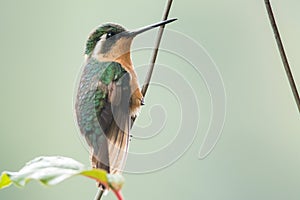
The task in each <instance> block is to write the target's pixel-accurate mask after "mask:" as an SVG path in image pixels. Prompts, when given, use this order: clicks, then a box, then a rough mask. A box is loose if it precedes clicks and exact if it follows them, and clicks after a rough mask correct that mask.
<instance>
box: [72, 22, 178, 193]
mask: <svg viewBox="0 0 300 200" xmlns="http://www.w3.org/2000/svg"><path fill="white" fill-rule="evenodd" d="M175 20H176V19H169V20H164V21H161V22H158V23H155V24H152V25H149V26H145V27H143V28H139V29H136V30H132V31H130V30H127V29H125V28H124V27H123V26H121V25H118V24H114V23H105V24H103V25H100V26H99V27H97V28H96V29H95V30H94V31H92V32H91V33H90V35H89V37H88V40H87V42H86V45H85V52H84V53H85V59H84V64H83V68H82V71H81V75H80V79H79V84H78V89H77V93H76V100H75V112H76V120H77V124H78V127H79V129H80V132H81V134H82V135H83V136H84V138H85V140H86V142H87V144H88V146H89V147H90V155H91V165H92V167H93V168H98V169H103V170H105V171H107V173H111V174H120V173H121V172H122V170H123V169H124V165H125V162H126V157H127V154H128V146H129V141H130V128H131V119H132V118H135V117H136V116H137V115H138V113H139V110H140V107H141V106H142V105H144V97H143V95H142V93H141V90H140V87H139V84H138V77H137V73H136V72H135V70H134V66H133V64H132V60H131V55H130V48H131V44H132V41H133V39H134V38H135V37H136V36H137V35H139V34H141V33H143V32H145V31H148V30H151V29H153V28H155V27H159V26H163V25H165V24H167V23H170V22H173V21H175ZM99 187H103V186H102V185H101V184H99ZM103 189H105V188H103Z"/></svg>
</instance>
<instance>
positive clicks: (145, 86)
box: [131, 0, 173, 127]
mask: <svg viewBox="0 0 300 200" xmlns="http://www.w3.org/2000/svg"><path fill="white" fill-rule="evenodd" d="M172 2H173V0H168V2H167V5H166V8H165V12H164V14H163V18H162V20H167V19H168V15H169V12H170V9H171V5H172ZM164 28H165V25H163V26H160V27H159V29H158V33H157V38H156V41H155V45H154V50H153V53H152V57H151V60H150V66H149V70H148V73H147V76H146V78H145V82H144V85H143V88H142V91H141V92H142V94H143V96H144V97H145V95H146V93H147V90H148V87H149V84H150V80H151V77H152V73H153V69H154V66H155V62H156V58H157V54H158V49H159V45H160V41H161V38H162V35H163V32H164ZM135 119H136V118H133V119H132V121H131V127H132V126H133V124H134V121H135Z"/></svg>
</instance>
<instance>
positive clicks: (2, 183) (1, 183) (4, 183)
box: [0, 173, 11, 189]
mask: <svg viewBox="0 0 300 200" xmlns="http://www.w3.org/2000/svg"><path fill="white" fill-rule="evenodd" d="M10 184H11V180H10V178H9V176H7V174H5V173H3V174H2V175H1V177H0V189H2V188H5V187H8V186H9V185H10Z"/></svg>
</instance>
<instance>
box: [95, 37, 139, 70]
mask: <svg viewBox="0 0 300 200" xmlns="http://www.w3.org/2000/svg"><path fill="white" fill-rule="evenodd" d="M132 39H133V38H120V39H118V40H117V41H111V40H113V38H112V39H110V38H109V39H106V40H101V41H99V43H101V44H99V46H98V45H97V47H96V48H95V50H96V51H95V52H94V56H95V57H96V58H97V59H98V60H99V62H113V61H117V60H124V62H126V63H127V64H131V58H130V47H131V43H132ZM95 54H96V55H95ZM129 61H130V63H128V62H129ZM121 62H123V61H121Z"/></svg>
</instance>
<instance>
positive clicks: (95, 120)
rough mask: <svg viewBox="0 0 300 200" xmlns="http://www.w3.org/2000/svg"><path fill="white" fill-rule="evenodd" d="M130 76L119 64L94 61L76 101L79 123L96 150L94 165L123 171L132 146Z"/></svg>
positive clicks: (113, 170)
mask: <svg viewBox="0 0 300 200" xmlns="http://www.w3.org/2000/svg"><path fill="white" fill-rule="evenodd" d="M129 80H130V77H129V74H128V73H127V72H126V71H125V70H124V69H123V68H122V66H121V65H120V64H119V63H117V62H98V61H97V60H96V59H93V58H90V59H89V60H88V62H87V64H86V65H85V67H84V69H83V72H82V75H81V78H80V84H79V87H78V93H77V97H76V105H75V108H76V115H77V123H78V126H79V128H80V131H81V133H82V135H83V136H84V137H85V139H86V141H87V143H88V145H89V146H90V147H91V150H92V165H93V167H96V168H101V169H105V170H106V171H108V172H110V173H117V172H120V170H122V168H123V167H124V163H125V160H126V156H127V150H128V143H129V127H130V126H129V123H130V120H129V119H130V117H129V99H130V93H131V91H130V86H129Z"/></svg>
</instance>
